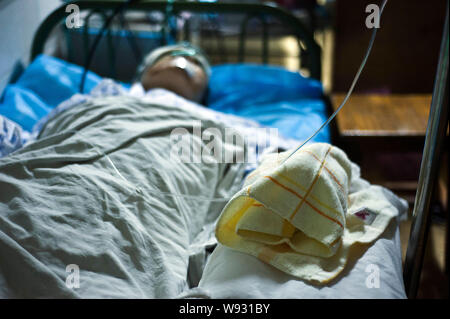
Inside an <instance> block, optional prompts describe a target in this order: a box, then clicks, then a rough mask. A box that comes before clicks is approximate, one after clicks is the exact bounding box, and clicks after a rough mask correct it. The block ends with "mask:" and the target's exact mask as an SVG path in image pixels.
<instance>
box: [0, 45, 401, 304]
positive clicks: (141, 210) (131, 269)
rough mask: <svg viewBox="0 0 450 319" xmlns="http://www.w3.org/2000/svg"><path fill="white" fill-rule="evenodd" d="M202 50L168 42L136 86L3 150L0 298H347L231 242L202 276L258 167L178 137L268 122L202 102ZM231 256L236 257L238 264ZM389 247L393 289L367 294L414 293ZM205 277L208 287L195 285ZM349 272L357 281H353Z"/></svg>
mask: <svg viewBox="0 0 450 319" xmlns="http://www.w3.org/2000/svg"><path fill="white" fill-rule="evenodd" d="M191 49H192V48H190V47H184V48H179V47H178V48H177V47H170V48H169V49H168V50H167V48H163V49H162V50H160V51H157V53H155V55H153V56H152V55H150V56H149V57H148V58H147V59H146V61H144V63H143V66H142V67H141V69H140V70H139V72H138V77H137V80H138V81H137V82H136V84H135V85H133V87H132V88H131V89H130V91H129V92H125V91H124V90H123V88H121V87H120V86H118V85H115V84H114V83H113V82H111V81H106V82H103V83H102V84H100V85H99V86H98V87H97V88H96V89H95V90H94V91H93V92H92V93H91V95H89V96H80V95H76V96H74V97H73V98H72V99H71V100H69V101H66V102H64V103H63V104H61V105H60V106H59V107H58V108H56V109H55V110H54V111H53V112H51V114H49V116H48V117H47V118H46V119H45V120H43V121H42V122H41V124H40V126H38V127H39V130H38V132H39V133H38V135H37V136H36V137H37V140H36V141H34V142H33V143H30V144H28V145H27V146H26V147H25V148H23V149H20V150H18V151H16V152H14V153H12V154H11V155H10V156H7V157H4V158H2V159H0V189H1V192H0V260H1V261H2V262H1V263H0V296H1V297H33V298H36V297H37V298H41V297H83V298H173V297H177V296H191V297H192V296H196V294H197V295H201V296H204V297H218V296H220V297H231V296H232V297H240V296H244V295H245V297H259V298H265V297H274V298H279V297H281V296H283V297H289V298H296V297H303V298H304V297H308V296H306V295H302V294H299V290H298V288H299V287H300V286H301V287H300V288H302V287H305V286H306V287H309V288H308V289H311V291H310V293H311V294H310V296H311V297H321V294H322V296H327V297H338V296H342V295H339V293H338V292H334V293H330V292H329V291H327V290H323V292H322V293H321V289H322V288H320V287H315V286H314V285H312V284H310V283H307V282H306V281H302V280H299V279H298V278H295V277H293V276H288V275H286V274H285V275H284V276H282V275H280V273H279V272H280V271H279V270H278V269H277V268H276V267H274V266H272V265H268V263H265V262H263V261H259V260H258V259H256V258H254V259H248V258H250V257H251V258H253V257H252V256H250V255H249V254H242V253H235V251H236V250H232V249H231V248H228V247H227V246H226V245H227V242H226V241H224V245H220V244H219V247H218V249H216V250H215V253H214V254H213V255H212V256H211V259H210V260H209V262H208V265H209V266H207V267H206V269H205V275H204V276H202V271H203V268H204V265H205V263H206V261H207V260H206V255H207V254H206V248H208V247H213V246H214V245H215V244H216V243H217V241H216V237H215V232H214V230H215V227H216V224H217V221H218V219H219V216H220V213H221V212H222V210H223V208H224V207H225V205H226V204H227V202H228V201H229V200H230V199H231V198H232V197H233V195H235V194H237V193H238V192H242V191H243V190H244V189H243V188H242V187H243V179H244V176H245V174H246V170H247V171H248V169H249V163H245V162H238V161H234V162H223V161H220V160H217V159H216V158H215V157H214V156H208V155H207V156H206V157H207V158H208V162H204V161H201V162H195V161H193V162H192V161H191V162H189V161H175V160H173V158H172V157H171V154H172V151H173V149H172V146H173V135H172V133H173V131H174V130H176V129H180V128H181V129H184V131H183V132H184V137H187V138H188V139H189V141H190V143H191V144H190V145H193V146H195V147H198V148H200V149H202V148H206V147H207V146H208V145H209V144H208V142H209V141H208V140H204V139H203V138H201V137H199V136H198V135H197V134H195V128H194V127H193V122H195V121H200V122H201V126H202V129H204V130H207V129H214V130H216V132H220V133H221V135H222V136H225V135H226V129H227V127H228V125H231V123H232V124H233V126H234V127H235V128H237V129H238V130H239V129H240V128H241V129H242V131H244V129H247V132H250V134H249V135H250V136H252V132H253V133H254V134H256V133H257V132H258V127H257V126H256V125H255V127H254V131H252V130H251V129H252V128H251V127H250V128H249V126H251V125H249V123H251V122H249V121H244V120H242V119H239V118H237V117H233V116H224V115H219V114H218V113H217V112H213V111H211V110H208V109H206V108H202V107H201V106H199V105H198V104H197V103H195V102H200V101H202V98H203V96H204V94H205V90H206V87H207V83H208V76H209V74H208V72H209V71H208V67H207V64H205V61H204V60H202V57H200V58H198V55H196V52H194V51H195V49H194V51H191ZM186 100H190V101H191V102H187V101H186ZM186 102H187V103H186ZM248 129H250V130H249V131H248ZM254 134H253V135H254ZM264 145H266V146H267V149H268V150H270V149H271V146H272V147H280V148H282V149H283V148H285V149H287V148H290V147H293V146H294V145H295V144H292V141H288V140H283V139H279V140H276V141H275V142H274V144H271V145H267V144H264ZM219 147H220V148H221V149H223V150H227V151H230V150H231V151H233V152H236V154H237V153H246V152H249V151H251V149H252V148H251V147H249V146H248V145H247V144H244V145H239V144H234V143H232V142H230V141H227V140H222V141H221V143H220V146H219ZM355 167H356V166H354V167H353V168H352V169H354V170H355V172H357V171H358V170H357V168H355ZM358 174H359V173H353V176H354V178H353V180H352V182H351V183H350V185H349V192H350V193H351V192H352V191H353V192H356V191H359V190H362V189H365V188H368V187H369V186H370V185H369V184H368V183H367V182H364V181H362V180H361V179H360V178H359V175H358ZM288 177H289V176H288ZM249 178H251V176H248V178H247V181H248V179H249ZM246 186H248V185H247V184H246ZM241 189H243V190H241ZM316 195H317V194H316ZM392 196H393V197H392V198H390V199H388V200H387V201H386V203H388V204H389V205H391V206H390V209H398V211H400V210H401V209H404V207H402V205H404V203H403V202H402V201H400V200H398V199H396V198H395V196H394V195H392ZM260 200H261V199H258V201H260ZM231 202H232V201H230V203H231ZM226 211H229V209H227V210H226ZM231 213H232V215H233V214H236V211H235V210H232V211H231ZM394 234H395V227H394V231H393V232H391V233H389V234H387V235H386V236H387V239H386V240H387V241H389V243H390V242H393V241H392V240H391V239H392V238H398V234H396V235H394ZM395 236H397V237H395ZM378 243H379V242H377V243H376V244H378ZM380 245H381V244H379V245H378V246H376V245H374V246H373V248H372V251H371V252H372V253H371V254H369V256H370V257H371V258H372V262H373V263H376V262H377V260H376V258H380V257H381V255H382V254H383V251H386V248H385V247H390V246H389V245H388V246H380ZM396 245H398V242H396V243H395V244H393V247H394V246H396ZM229 246H230V247H231V246H232V245H229ZM377 249H378V254H377V253H376V250H377ZM387 249H392V251H394V250H395V249H394V248H387ZM238 250H239V249H238ZM241 251H243V250H242V249H241ZM369 251H370V250H369ZM374 252H375V253H374ZM385 254H386V253H385ZM272 255H273V254H272ZM224 256H225V257H226V256H231V257H230V258H231V260H233V264H231V265H228V266H227V264H228V262H227V259H228V257H226V258H225V259H224V258H223V257H224ZM383 256H384V257H385V259H384V263H385V264H387V265H388V268H386V269H384V270H385V274H387V275H385V276H386V277H384V278H383V283H384V284H385V281H386V280H387V282H388V283H389V284H390V285H395V287H394V289H391V290H389V291H388V292H387V293H386V294H383V292H382V291H378V292H377V293H373V292H372V291H369V290H367V291H365V292H366V296H369V297H371V296H372V297H373V296H379V297H383V296H384V297H404V292H403V291H402V289H401V288H399V286H401V285H402V283H401V276H400V277H399V274H398V273H397V272H396V269H398V262H399V260H400V258H401V256H400V255H396V256H389V257H386V256H385V255H383ZM354 262H356V261H354ZM364 262H366V263H367V262H368V261H367V260H365V261H364ZM255 263H256V264H255ZM400 263H401V260H400ZM244 264H245V265H253V264H254V265H253V266H251V268H252V269H249V267H247V266H246V267H239V269H240V270H239V271H241V272H242V271H244V273H240V272H239V271H238V272H236V269H235V268H233V267H234V266H237V265H244ZM219 265H220V267H225V268H224V269H222V270H220V269H219ZM227 267H228V268H227ZM264 267H269V268H264ZM380 267H383V266H382V265H380ZM400 267H401V264H400ZM226 269H228V270H229V271H228V270H226ZM233 269H234V270H233ZM354 269H358V267H354ZM247 270H248V272H247V273H245V271H247ZM227 271H228V272H227ZM362 271H364V269H361V267H360V268H359V272H358V273H357V275H356V278H357V280H359V281H360V280H361V278H362V275H361V272H362ZM230 274H231V276H230ZM358 275H359V276H358ZM221 276H222V277H221ZM250 277H252V278H253V279H254V280H251V281H252V282H253V285H252V284H249V285H247V284H246V285H245V287H246V289H245V292H244V291H242V294H243V295H239V292H237V290H238V289H241V288H242V285H241V284H239V282H246V280H248V279H249V278H250ZM200 278H202V279H201V281H200V284H199V288H197V290H196V289H194V290H190V288H192V287H193V286H196V285H197V283H198V281H199V280H200ZM220 278H226V281H223V280H222V281H221V279H220ZM352 278H355V276H353V277H352ZM399 278H400V279H399ZM218 280H219V281H218ZM340 282H342V281H340ZM347 282H348V284H347V286H345V287H347V289H348V286H352V285H353V286H355V282H354V281H351V280H350V279H348V281H347ZM233 283H234V284H233ZM344 283H345V280H344ZM333 284H335V283H333ZM338 284H339V282H338ZM236 285H237V286H236ZM264 285H266V288H267V287H270V289H265V288H264ZM299 285H300V286H299ZM358 285H359V286H361V285H362V283H358V284H356V286H358ZM239 286H240V287H241V288H239ZM287 286H289V287H290V288H289V287H288V289H284V287H287ZM342 286H343V290H344V291H345V287H344V285H343V284H342ZM275 287H276V288H277V289H275ZM332 287H333V285H331V286H329V289H332ZM253 288H255V289H253ZM264 291H266V293H267V295H264V293H263V292H264ZM277 291H278V292H277ZM361 291H362V290H361V289H360V290H359V293H361ZM347 293H348V294H347V296H355V295H354V293H355V292H350V291H347ZM352 293H353V294H352ZM360 297H364V296H360Z"/></svg>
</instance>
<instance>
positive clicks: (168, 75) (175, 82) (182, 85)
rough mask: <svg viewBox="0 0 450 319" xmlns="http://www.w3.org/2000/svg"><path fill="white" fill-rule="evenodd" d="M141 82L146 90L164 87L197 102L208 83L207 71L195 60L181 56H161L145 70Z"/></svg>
mask: <svg viewBox="0 0 450 319" xmlns="http://www.w3.org/2000/svg"><path fill="white" fill-rule="evenodd" d="M180 66H181V67H184V69H183V68H180ZM186 70H188V72H187V71H186ZM188 73H190V75H189V74H188ZM141 83H142V86H143V87H144V89H145V90H150V89H153V88H163V89H166V90H169V91H172V92H174V93H176V94H178V95H181V96H183V97H184V98H186V99H188V100H191V101H195V102H200V101H201V99H202V97H203V95H204V93H205V90H206V86H207V84H208V83H207V76H206V74H205V72H204V71H203V69H202V68H201V67H200V66H199V65H198V64H197V63H196V62H195V60H193V59H191V58H189V57H179V56H177V57H174V56H167V57H163V58H161V59H160V60H159V61H158V62H156V63H155V64H154V65H153V66H151V67H149V68H147V69H146V70H145V72H144V73H143V74H142V77H141Z"/></svg>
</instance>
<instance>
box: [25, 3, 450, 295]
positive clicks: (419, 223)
mask: <svg viewBox="0 0 450 319" xmlns="http://www.w3.org/2000/svg"><path fill="white" fill-rule="evenodd" d="M123 1H124V0H109V1H105V0H98V1H75V2H73V3H74V4H76V5H78V6H79V8H80V11H82V10H90V13H89V16H91V15H92V14H94V13H97V14H100V15H101V16H102V17H103V19H106V15H105V11H111V10H113V9H114V8H116V7H117V5H119V4H120V3H123ZM447 6H448V1H447ZM65 7H66V5H62V6H61V7H59V8H58V9H56V10H55V11H54V12H53V13H52V14H50V15H49V16H48V17H47V18H46V19H45V21H44V22H43V23H42V24H41V25H40V27H39V28H38V30H37V32H36V34H35V36H34V40H33V44H32V50H31V61H32V60H34V58H35V57H36V56H37V55H39V54H41V53H43V51H44V45H45V42H46V40H47V39H48V38H49V36H50V33H51V31H52V29H53V28H54V27H55V26H57V25H59V24H61V21H62V20H64V18H65V17H66V16H67V13H66V12H65ZM127 9H130V10H137V11H147V12H148V11H157V12H160V13H162V14H163V15H164V21H165V23H166V24H168V22H169V19H170V18H171V16H178V15H179V14H180V13H182V12H190V13H200V14H231V13H239V14H243V15H244V16H245V18H244V19H243V21H242V23H241V25H240V35H239V46H238V50H239V55H238V56H239V61H241V62H243V61H244V56H245V42H246V37H247V26H248V23H249V21H250V20H252V19H254V18H257V19H259V20H260V21H261V22H262V27H263V28H262V50H261V51H262V62H263V63H264V64H266V63H267V62H268V56H269V47H268V30H269V24H268V23H266V22H267V20H266V18H267V17H268V16H272V17H275V18H277V19H279V20H280V21H281V22H282V23H283V24H286V25H287V26H290V28H291V29H292V32H293V34H295V36H296V37H297V40H298V45H299V48H300V52H302V54H301V56H305V55H306V56H307V57H308V59H307V61H306V63H305V61H302V64H300V65H305V66H306V67H307V69H308V70H309V71H310V76H311V77H312V78H315V79H318V80H320V79H321V49H320V47H319V46H318V45H317V43H316V42H315V40H314V38H313V36H312V35H311V34H310V32H309V31H308V29H307V28H306V27H305V26H304V24H303V23H302V22H301V21H300V20H299V19H298V18H296V17H295V16H293V15H292V14H291V13H290V12H288V11H286V10H284V9H282V8H279V7H277V6H274V5H267V4H253V3H220V2H219V3H218V2H181V1H179V2H177V1H175V2H174V1H149V0H143V1H140V2H137V3H134V4H132V5H130V7H129V8H127ZM88 18H89V17H88ZM448 19H449V18H448V10H447V14H446V20H445V25H444V32H443V38H442V44H441V50H440V56H439V64H438V70H437V74H436V79H435V85H434V90H433V97H432V102H431V108H430V115H429V121H428V126H427V132H426V138H425V145H424V152H423V157H422V164H421V168H420V177H419V186H418V189H417V194H416V199H415V203H414V210H413V223H412V227H411V232H410V237H409V242H408V248H407V254H406V260H405V264H404V273H403V277H404V283H405V288H406V292H407V295H408V297H409V298H415V297H416V295H417V290H418V285H419V281H420V274H421V269H422V264H423V258H424V252H425V246H426V240H427V236H428V230H429V224H430V212H429V206H430V199H431V195H432V192H433V185H434V184H435V181H436V178H437V174H438V166H439V160H440V155H441V151H440V148H441V146H442V144H443V141H444V138H445V134H446V133H445V132H446V128H447V124H448V92H447V89H448V87H447V84H448V82H447V79H448V42H449V35H448V28H449V26H448V23H449V22H448ZM87 20H89V19H87ZM88 28H89V26H88V25H87V26H86V27H85V30H87V29H88ZM189 29H190V26H189V24H186V26H185V28H184V30H183V32H185V38H187V39H189V32H190V30H189ZM172 31H173V30H172ZM177 31H180V30H175V32H177ZM161 32H162V35H161V39H162V41H161V45H163V44H165V42H166V40H165V39H167V32H168V29H167V28H162V30H161ZM84 34H85V35H86V34H87V32H84ZM107 36H108V35H107ZM219 40H220V39H219ZM87 42H88V41H87V40H85V43H87ZM219 42H220V41H219ZM130 44H131V43H130ZM131 45H132V44H131ZM85 49H87V47H86V48H85ZM111 49H112V46H111ZM299 58H300V59H301V57H299ZM324 98H325V101H326V102H327V104H328V105H329V106H330V105H331V104H330V102H329V99H328V98H327V97H326V96H325V97H324ZM447 218H448V217H447Z"/></svg>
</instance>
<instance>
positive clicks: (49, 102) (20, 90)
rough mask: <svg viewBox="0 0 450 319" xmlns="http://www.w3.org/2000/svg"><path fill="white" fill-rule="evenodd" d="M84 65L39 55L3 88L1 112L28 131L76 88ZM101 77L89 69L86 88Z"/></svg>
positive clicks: (87, 90)
mask: <svg viewBox="0 0 450 319" xmlns="http://www.w3.org/2000/svg"><path fill="white" fill-rule="evenodd" d="M82 74H83V68H82V67H80V66H77V65H74V64H71V63H68V62H65V61H62V60H60V59H58V58H55V57H51V56H46V55H39V56H38V57H37V58H36V59H35V60H34V61H33V62H32V63H31V64H30V65H29V66H28V67H27V68H26V70H25V71H24V73H23V74H22V75H21V76H20V78H19V79H18V80H17V82H15V83H14V84H10V85H8V86H7V87H6V88H5V91H4V92H3V97H2V100H1V101H0V115H3V116H5V117H7V118H9V119H10V120H12V121H14V122H16V123H17V124H19V125H20V126H22V128H23V129H25V130H27V131H31V130H32V128H33V126H34V124H36V122H37V121H39V120H40V119H41V118H42V117H44V116H45V115H47V114H48V112H50V111H51V110H52V109H53V108H54V107H56V106H57V105H58V104H59V103H61V102H62V101H64V100H67V99H69V98H70V97H71V96H72V95H73V94H75V93H78V92H79V85H80V80H81V75H82ZM100 81H101V77H100V76H98V75H97V74H95V73H93V72H90V71H88V73H87V76H86V82H85V92H89V91H90V90H92V88H94V87H95V86H96V85H97V84H98V83H99V82H100Z"/></svg>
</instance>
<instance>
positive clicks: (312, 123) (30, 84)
mask: <svg viewBox="0 0 450 319" xmlns="http://www.w3.org/2000/svg"><path fill="white" fill-rule="evenodd" d="M82 72H83V68H82V67H80V66H77V65H74V64H71V63H68V62H66V61H63V60H60V59H58V58H55V57H51V56H46V55H40V56H38V57H37V58H36V59H35V60H34V61H33V62H32V63H31V64H30V65H29V66H28V67H27V68H26V70H25V71H24V73H23V74H22V75H21V76H20V77H19V79H18V80H17V81H16V82H15V83H12V84H9V85H8V86H7V87H6V88H5V90H4V92H3V94H2V97H1V100H0V119H1V116H4V117H5V118H7V119H9V120H11V121H13V122H15V123H17V125H18V126H19V127H21V128H22V129H23V130H24V131H28V132H30V131H31V130H32V128H33V126H34V125H35V124H36V123H37V122H38V121H39V120H40V119H41V118H43V117H44V116H46V115H47V114H48V113H49V112H50V111H51V110H52V109H53V108H55V107H56V106H57V105H58V104H59V103H61V102H62V101H64V100H66V99H69V98H70V97H71V96H72V95H73V94H75V93H78V89H79V83H80V79H81V75H82ZM101 80H102V78H101V77H100V76H98V75H97V74H95V73H93V72H88V74H87V78H86V83H85V92H89V91H90V90H91V89H92V88H94V87H95V86H96V85H97V84H98V83H99V82H100V81H101ZM124 86H125V87H128V85H127V84H124ZM207 104H208V107H210V108H212V109H214V110H216V111H220V112H224V113H231V114H234V115H238V116H242V117H245V118H249V119H252V120H255V121H257V122H259V123H260V124H262V125H265V126H268V127H275V128H278V129H279V132H280V134H281V135H283V136H285V137H289V138H294V139H298V140H300V141H301V140H304V139H305V138H307V137H308V136H309V135H311V134H312V133H313V132H314V130H315V129H317V128H318V127H319V126H320V125H321V124H322V123H323V122H324V121H325V120H326V119H327V116H328V114H327V110H326V106H325V103H324V102H323V100H322V85H321V83H320V82H319V81H316V80H314V79H309V78H305V77H303V76H301V75H300V74H299V73H295V72H290V71H287V70H285V69H283V68H281V67H274V66H262V65H249V64H227V65H220V66H214V67H213V68H212V75H211V79H210V85H209V92H208V96H207ZM0 124H1V123H0ZM314 141H316V142H329V141H330V132H329V129H328V128H326V129H324V130H322V131H321V132H320V133H319V134H318V135H317V136H316V137H315V139H314Z"/></svg>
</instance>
